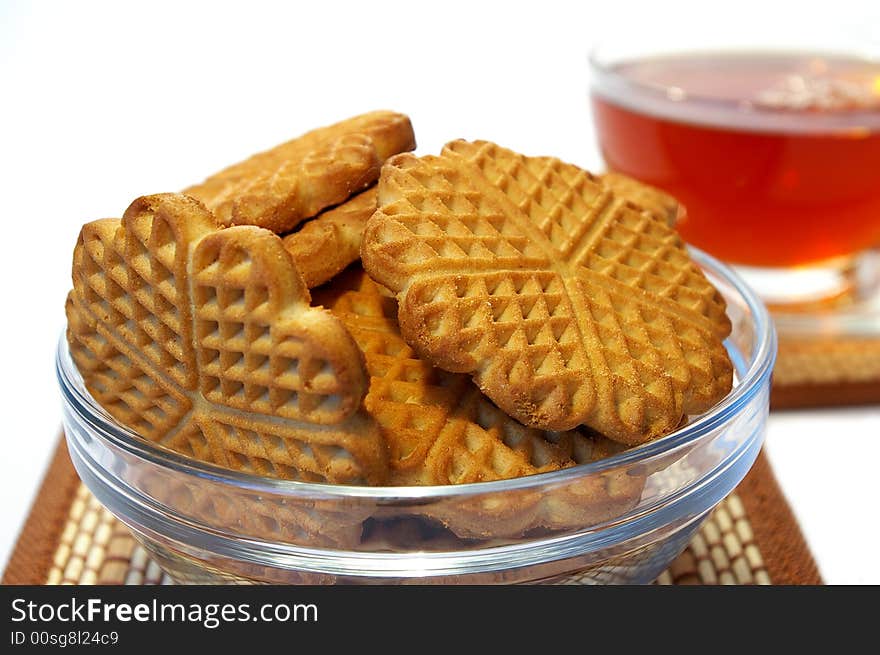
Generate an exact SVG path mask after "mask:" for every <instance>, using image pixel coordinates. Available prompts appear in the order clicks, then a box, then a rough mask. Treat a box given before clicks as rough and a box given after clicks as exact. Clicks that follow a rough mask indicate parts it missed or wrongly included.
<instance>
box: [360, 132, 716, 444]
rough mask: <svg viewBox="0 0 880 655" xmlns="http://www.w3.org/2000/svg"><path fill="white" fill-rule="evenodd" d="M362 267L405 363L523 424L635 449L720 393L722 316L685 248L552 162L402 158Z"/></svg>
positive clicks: (489, 153)
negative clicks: (466, 378) (478, 393)
mask: <svg viewBox="0 0 880 655" xmlns="http://www.w3.org/2000/svg"><path fill="white" fill-rule="evenodd" d="M361 256H362V259H363V263H364V267H365V268H366V270H367V272H368V273H369V274H370V276H371V277H372V278H373V279H374V280H376V281H377V282H379V283H380V284H383V285H385V286H386V287H388V288H390V289H391V290H392V291H394V292H395V293H396V294H397V297H398V300H399V303H400V309H399V320H400V328H401V332H402V334H403V337H404V339H405V340H406V341H407V343H409V344H410V345H411V346H412V347H413V348H414V350H415V352H416V353H418V354H419V356H420V357H422V358H423V359H425V360H426V361H429V362H431V363H433V364H434V365H436V366H438V367H440V368H443V369H445V370H448V371H455V372H462V373H470V374H471V375H472V376H473V378H474V380H475V381H476V383H477V385H478V386H479V387H480V389H482V390H483V392H484V393H486V395H488V396H489V397H490V398H492V400H494V401H495V403H496V404H497V405H498V406H499V407H500V408H501V409H502V410H504V411H505V412H506V413H508V414H509V415H510V416H512V417H514V418H516V419H517V420H519V421H520V422H522V423H524V424H526V425H529V426H533V427H537V428H542V429H551V430H565V429H570V428H573V427H575V426H578V425H587V426H589V427H591V428H593V429H595V430H597V431H599V432H601V433H602V434H604V435H606V436H608V437H611V438H612V439H615V440H617V441H620V442H623V443H627V444H637V443H642V442H644V441H648V440H650V439H653V438H656V437H658V436H661V435H663V434H667V433H668V432H670V431H672V430H674V429H675V428H676V426H677V425H678V424H679V422H680V421H681V419H682V416H683V415H684V414H695V413H700V412H703V411H705V410H707V409H708V408H710V407H711V406H712V405H713V404H715V403H716V402H717V401H718V400H719V399H721V398H722V397H723V396H724V395H725V394H726V393H727V392H728V391H729V390H730V387H731V383H732V366H731V363H730V359H729V357H728V355H727V352H726V350H725V348H724V346H723V344H722V340H723V339H724V338H725V337H726V336H727V335H728V334H729V332H730V321H729V319H728V318H727V316H726V314H725V308H726V306H725V303H724V300H723V298H722V297H721V295H720V293H719V292H718V291H717V290H716V289H715V288H714V287H713V286H712V284H711V283H710V282H709V281H708V280H707V279H706V278H705V277H704V276H703V274H702V272H701V271H700V270H699V269H698V268H697V266H696V265H695V264H694V263H693V262H692V261H691V260H690V258H689V257H688V254H687V250H686V248H685V245H684V243H683V242H682V241H681V239H680V237H679V236H678V235H677V233H676V232H675V231H674V230H672V229H671V228H670V227H669V226H668V225H667V223H666V220H665V219H664V218H661V217H659V216H655V215H654V214H652V213H651V212H645V211H640V210H639V208H637V207H634V206H633V205H631V204H630V203H628V202H626V201H625V200H624V199H622V198H620V197H617V196H615V194H614V193H612V192H611V191H610V190H609V189H608V188H607V187H605V186H604V185H602V184H601V183H599V182H598V180H597V179H596V178H594V177H593V176H591V175H590V174H589V173H586V172H585V171H583V170H581V169H579V168H576V167H575V166H572V165H569V164H564V163H562V162H560V161H559V160H557V159H552V158H546V157H537V158H529V157H524V156H522V155H519V154H516V153H514V152H512V151H510V150H506V149H504V148H501V147H499V146H497V145H494V144H491V143H486V142H475V143H468V142H465V141H454V142H452V143H450V144H448V145H447V146H446V147H445V148H444V150H443V152H442V154H441V155H440V156H439V157H433V156H429V157H422V158H418V157H415V156H413V155H409V154H404V155H398V156H396V157H394V158H392V159H391V160H389V162H388V163H386V165H385V166H384V168H383V171H382V177H381V180H380V183H379V208H378V210H377V212H376V213H375V214H374V215H373V217H372V218H371V219H370V220H369V221H368V222H367V227H366V230H365V233H364V241H363V244H362V246H361Z"/></svg>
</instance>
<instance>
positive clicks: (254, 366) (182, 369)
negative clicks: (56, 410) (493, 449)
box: [67, 194, 386, 483]
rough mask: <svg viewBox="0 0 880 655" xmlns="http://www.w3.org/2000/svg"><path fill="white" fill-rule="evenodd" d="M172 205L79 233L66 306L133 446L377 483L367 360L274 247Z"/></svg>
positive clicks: (180, 200) (379, 458)
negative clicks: (364, 406)
mask: <svg viewBox="0 0 880 655" xmlns="http://www.w3.org/2000/svg"><path fill="white" fill-rule="evenodd" d="M218 227H219V226H218V224H217V222H216V220H215V219H214V217H213V216H212V215H211V213H210V212H209V211H207V210H206V209H205V208H204V207H203V206H202V205H201V204H200V203H198V202H197V201H195V200H193V199H191V198H189V197H187V196H183V195H179V194H161V195H156V196H147V197H143V198H139V199H138V200H135V202H134V203H132V205H131V206H130V207H129V208H128V210H127V211H126V212H125V215H124V216H123V218H122V219H121V221H120V220H115V219H104V220H100V221H95V222H92V223H88V224H86V225H85V226H83V228H82V231H81V233H80V237H79V240H78V242H77V246H76V249H75V251H74V263H73V287H74V288H73V291H72V292H71V294H70V297H69V301H68V304H67V314H68V341H69V343H70V349H71V354H72V356H73V359H74V361H75V363H76V365H77V367H78V369H79V371H80V373H81V374H82V376H83V379H84V381H85V384H86V387H87V388H88V390H89V391H90V393H91V394H92V395H93V396H94V398H95V399H96V400H97V401H98V402H99V403H100V404H101V405H102V406H103V407H104V408H105V409H106V410H107V411H108V412H109V413H110V414H111V415H112V416H113V417H115V418H116V419H117V420H119V421H121V422H122V423H124V424H125V425H127V426H128V427H130V428H132V429H134V430H135V431H136V432H138V433H139V434H140V435H141V436H143V437H144V438H146V439H149V440H151V441H155V442H158V443H160V444H162V445H164V446H166V447H168V448H171V449H173V450H176V451H178V452H181V453H184V454H186V455H188V456H192V457H195V458H197V459H200V460H204V461H208V462H214V463H217V464H220V465H222V466H226V467H229V468H234V469H241V470H245V471H251V472H255V473H260V474H265V475H271V476H276V477H282V478H294V479H302V480H312V481H328V482H337V483H346V482H348V483H352V482H365V483H381V482H382V481H384V479H385V474H386V453H385V448H384V444H383V443H382V442H381V437H380V435H379V434H378V432H377V431H376V430H375V429H374V427H373V425H372V423H371V421H369V420H368V419H367V418H366V417H365V416H364V415H363V412H361V411H360V406H361V400H362V398H363V396H364V393H365V392H366V383H367V379H366V375H365V371H364V365H363V357H362V355H361V354H360V351H359V350H358V348H357V346H356V344H355V343H354V342H353V341H352V339H351V336H350V335H349V334H348V332H347V331H346V330H345V328H344V327H343V326H342V324H341V323H340V322H339V320H338V319H336V318H335V317H333V316H332V315H331V314H330V313H329V312H327V311H326V310H323V309H320V308H316V307H311V306H310V305H309V301H310V297H309V292H308V289H306V287H305V286H304V284H303V282H302V278H301V277H300V276H299V274H298V273H297V271H296V268H295V266H294V264H293V262H292V260H291V258H290V255H289V254H288V253H287V251H286V250H285V249H284V247H283V245H282V243H281V239H280V238H279V237H277V236H276V235H274V234H271V233H270V232H268V231H266V230H262V229H260V228H256V227H250V226H242V227H235V228H229V229H222V230H221V229H218Z"/></svg>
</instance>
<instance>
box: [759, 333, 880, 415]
mask: <svg viewBox="0 0 880 655" xmlns="http://www.w3.org/2000/svg"><path fill="white" fill-rule="evenodd" d="M872 403H880V339H871V338H867V337H849V338H840V337H837V338H833V337H829V336H821V335H820V336H813V337H807V336H790V335H780V336H779V354H778V356H777V358H776V367H775V368H774V370H773V389H772V393H771V405H772V407H773V409H796V408H800V407H832V406H837V405H866V404H872Z"/></svg>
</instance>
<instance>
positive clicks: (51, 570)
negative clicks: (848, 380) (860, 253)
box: [2, 439, 822, 585]
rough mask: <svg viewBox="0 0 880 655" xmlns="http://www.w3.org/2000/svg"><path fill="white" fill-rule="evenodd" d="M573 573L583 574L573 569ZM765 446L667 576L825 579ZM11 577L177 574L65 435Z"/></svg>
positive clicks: (98, 579)
mask: <svg viewBox="0 0 880 655" xmlns="http://www.w3.org/2000/svg"><path fill="white" fill-rule="evenodd" d="M569 582H571V583H574V584H577V579H576V578H573V579H572V580H570V581H569ZM821 582H822V581H821V578H820V577H819V572H818V569H817V568H816V563H815V562H814V560H813V557H812V555H811V554H810V552H809V550H808V548H807V546H806V543H805V542H804V538H803V535H802V534H801V531H800V529H799V528H798V526H797V524H796V523H795V520H794V517H793V516H792V513H791V510H790V508H789V506H788V503H787V502H786V500H785V498H784V497H783V495H782V492H781V491H780V489H779V485H778V484H777V483H776V480H775V478H774V477H773V472H772V471H771V469H770V466H769V464H768V463H767V460H766V458H765V457H764V454H763V453H761V454H760V455H759V456H758V460H757V461H756V462H755V466H754V467H753V468H752V470H751V472H750V473H749V474H748V476H747V477H746V479H745V480H743V482H742V483H741V484H740V485H739V487H737V489H736V491H734V492H733V493H731V494H730V495H729V496H728V497H727V498H726V499H725V500H724V501H722V502H721V503H720V504H719V505H718V507H717V508H716V509H715V511H714V512H713V513H712V515H711V516H710V517H709V519H707V520H706V522H705V523H704V524H703V526H702V527H701V528H700V530H699V532H698V533H697V534H696V535H694V538H693V539H692V540H691V543H690V545H689V546H688V548H687V549H686V550H685V551H684V552H683V553H682V554H681V555H680V556H679V557H678V559H676V560H675V561H674V562H673V563H672V565H671V566H670V567H669V568H668V569H667V570H666V571H664V572H663V574H661V575H660V577H659V578H658V580H657V583H658V584H821ZM2 583H3V584H136V585H142V584H168V583H172V580H170V579H169V578H168V576H166V575H165V574H164V573H163V572H162V570H161V569H160V568H159V567H158V565H156V564H155V563H154V562H152V561H151V560H150V558H149V557H148V555H147V553H146V551H145V550H144V549H143V548H142V547H141V546H140V545H139V544H138V543H137V542H136V541H135V540H134V538H133V537H132V536H131V535H130V534H129V532H128V530H127V528H125V526H124V525H122V524H121V523H120V522H119V521H117V520H116V519H115V518H114V517H113V515H112V514H110V512H108V511H107V510H106V509H104V508H103V507H102V506H101V505H100V504H99V503H98V502H97V500H95V498H94V497H93V496H92V495H91V494H90V493H89V491H88V489H86V488H85V486H84V485H83V484H82V483H81V482H80V481H79V478H78V477H77V475H76V471H74V469H73V465H72V464H71V463H70V458H69V457H68V455H67V448H66V446H65V444H64V440H63V439H62V440H61V443H60V444H59V445H58V448H57V449H56V452H55V455H54V457H53V458H52V462H51V464H50V466H49V469H48V471H47V472H46V476H45V479H44V480H43V483H42V486H41V488H40V490H39V492H38V494H37V497H36V499H35V500H34V503H33V506H32V507H31V510H30V513H29V514H28V518H27V520H26V521H25V524H24V527H23V529H22V531H21V535H20V536H19V539H18V542H17V543H16V546H15V548H14V550H13V553H12V557H11V559H10V560H9V564H8V565H7V568H6V571H5V573H4V574H3V580H2Z"/></svg>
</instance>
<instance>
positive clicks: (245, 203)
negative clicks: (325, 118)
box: [184, 111, 416, 234]
mask: <svg viewBox="0 0 880 655" xmlns="http://www.w3.org/2000/svg"><path fill="white" fill-rule="evenodd" d="M415 145H416V143H415V136H414V135H413V130H412V125H411V124H410V121H409V118H407V117H406V116H404V115H403V114H398V113H394V112H390V111H376V112H371V113H368V114H363V115H361V116H356V117H354V118H349V119H348V120H344V121H341V122H339V123H335V124H334V125H330V126H328V127H323V128H320V129H317V130H313V131H311V132H308V133H306V134H304V135H302V136H300V137H298V138H296V139H293V140H291V141H288V142H286V143H282V144H281V145H279V146H276V147H274V148H272V149H271V150H267V151H265V152H261V153H258V154H256V155H254V156H252V157H250V158H248V159H246V160H245V161H243V162H240V163H238V164H235V165H233V166H230V167H228V168H226V169H224V170H222V171H220V172H219V173H217V174H215V175H212V176H211V177H209V178H208V179H207V180H205V181H204V182H202V183H201V184H197V185H195V186H191V187H189V188H187V189H185V190H184V193H186V194H187V195H190V196H192V197H194V198H197V199H198V200H201V201H202V202H203V203H204V204H205V205H206V206H207V207H208V208H209V209H210V210H211V211H213V212H214V214H215V216H216V217H217V218H218V219H219V220H220V222H221V223H223V224H224V225H257V226H260V227H265V228H267V229H269V230H272V231H273V232H276V233H279V234H281V233H284V232H289V231H290V230H292V229H293V228H294V227H296V226H297V225H298V224H299V223H301V222H302V221H304V220H305V219H307V218H310V217H312V216H315V215H316V214H318V213H319V212H320V211H321V210H323V209H326V208H327V207H331V206H333V205H337V204H339V203H341V202H343V201H344V200H346V199H347V198H348V197H349V196H351V195H352V194H354V193H357V192H359V191H361V190H363V189H365V188H367V187H368V186H370V185H371V184H373V183H375V182H376V180H377V179H378V178H379V169H380V168H381V166H382V163H383V162H384V161H385V160H386V159H387V158H388V157H390V156H391V155H393V154H395V153H399V152H405V151H407V150H412V149H414V148H415Z"/></svg>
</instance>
